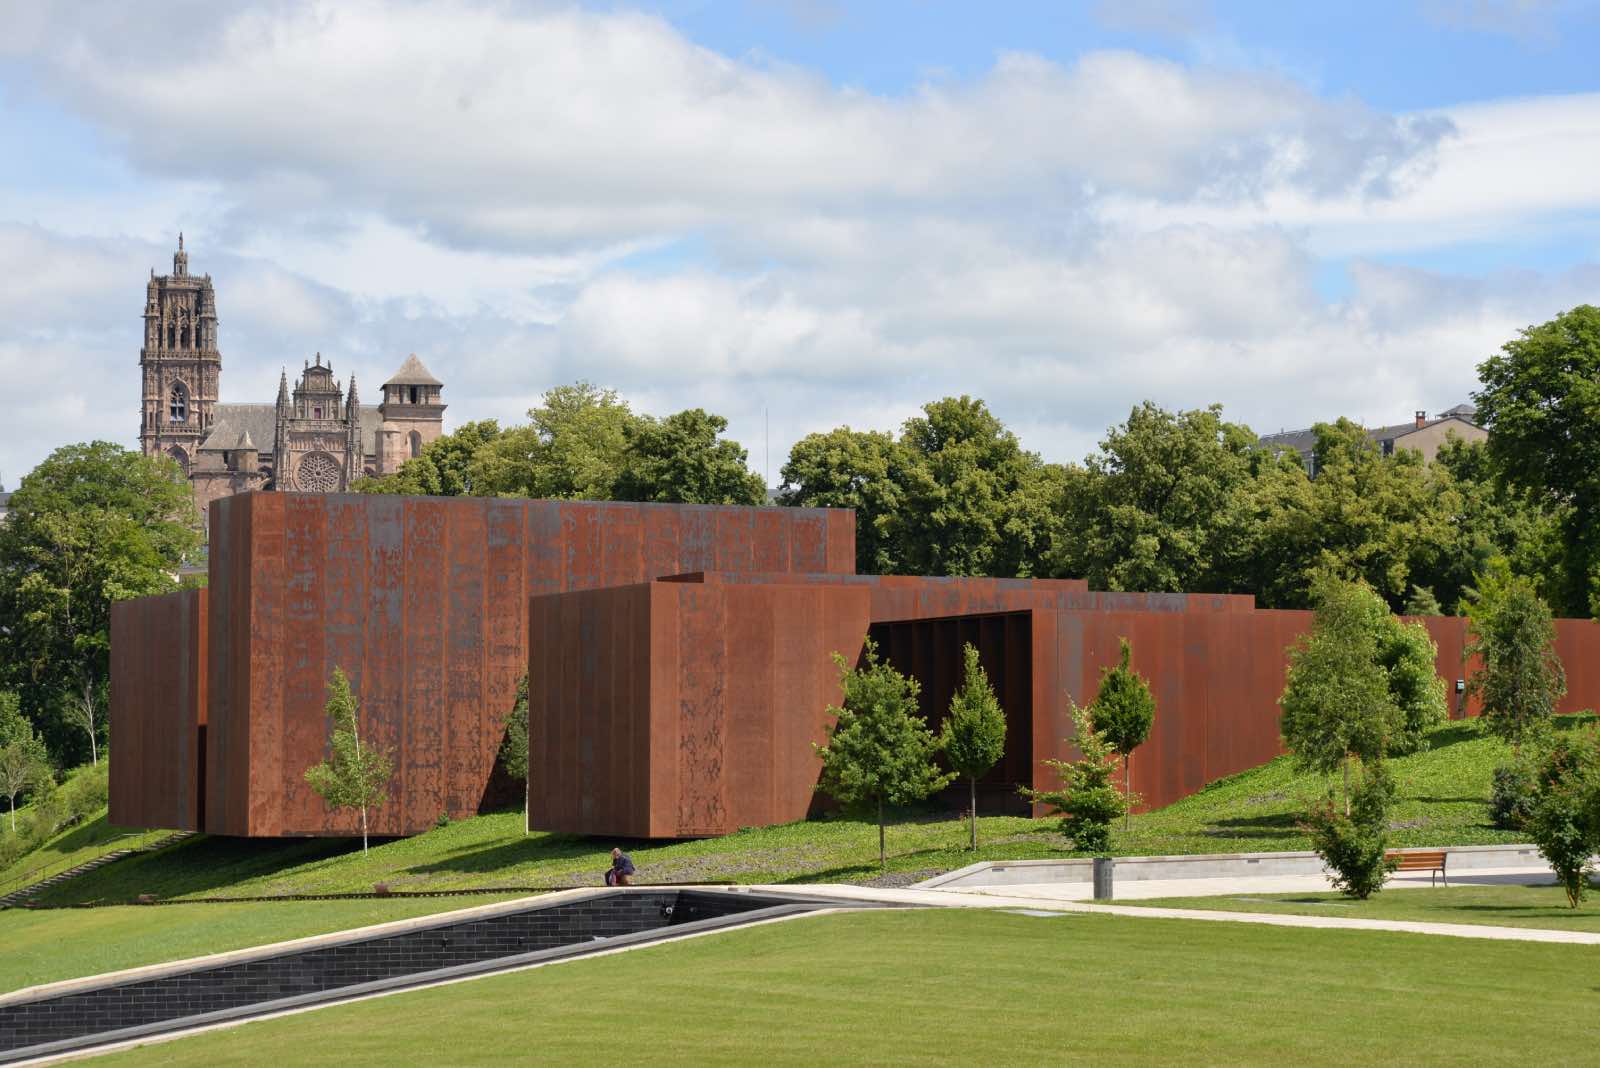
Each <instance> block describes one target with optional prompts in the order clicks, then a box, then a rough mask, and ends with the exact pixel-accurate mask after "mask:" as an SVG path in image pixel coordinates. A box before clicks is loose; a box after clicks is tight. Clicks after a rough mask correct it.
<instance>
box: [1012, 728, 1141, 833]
mask: <svg viewBox="0 0 1600 1068" xmlns="http://www.w3.org/2000/svg"><path fill="white" fill-rule="evenodd" d="M1067 703H1068V705H1069V706H1070V707H1071V711H1072V725H1073V729H1074V736H1073V739H1072V744H1073V745H1075V746H1077V747H1078V751H1079V752H1080V753H1082V754H1083V756H1082V758H1081V759H1079V760H1072V761H1068V760H1046V761H1045V763H1046V764H1048V765H1049V766H1050V767H1052V768H1054V769H1055V770H1056V772H1057V774H1059V775H1060V776H1061V789H1059V790H1032V789H1029V788H1028V787H1026V786H1024V787H1023V788H1022V796H1023V797H1025V798H1027V799H1028V800H1029V801H1031V802H1033V803H1034V804H1036V805H1048V806H1049V807H1050V811H1051V813H1052V814H1053V815H1059V816H1061V830H1062V833H1064V834H1066V835H1067V837H1069V838H1071V839H1072V847H1073V848H1074V849H1077V850H1079V851H1081V852H1086V853H1105V852H1107V851H1108V850H1110V848H1111V824H1112V822H1113V821H1115V820H1116V818H1117V817H1118V816H1120V815H1122V814H1123V813H1124V812H1126V811H1127V809H1128V806H1129V805H1131V804H1133V803H1134V802H1135V800H1136V798H1133V797H1131V796H1128V795H1125V794H1123V793H1122V792H1121V791H1119V790H1118V789H1117V787H1116V785H1115V783H1113V782H1112V778H1111V775H1112V770H1113V765H1114V760H1113V752H1114V751H1113V750H1112V748H1111V743H1110V742H1108V741H1106V739H1105V736H1104V735H1103V734H1101V733H1100V732H1098V731H1096V730H1095V729H1094V723H1093V721H1092V720H1091V718H1090V714H1089V710H1088V709H1086V708H1079V707H1078V706H1077V705H1076V704H1075V703H1073V701H1072V698H1070V697H1069V698H1067Z"/></svg>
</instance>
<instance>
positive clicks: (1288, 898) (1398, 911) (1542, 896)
mask: <svg viewBox="0 0 1600 1068" xmlns="http://www.w3.org/2000/svg"><path fill="white" fill-rule="evenodd" d="M1117 904H1119V905H1133V906H1137V907H1150V908H1175V909H1211V910H1213V911H1222V912H1287V913H1293V914H1295V915H1299V916H1339V917H1342V918H1345V919H1352V918H1354V919H1363V920H1423V921H1426V922H1429V923H1486V924H1490V925H1493V926H1499V927H1556V928H1564V929H1569V930H1573V931H1600V901H1597V900H1596V899H1595V898H1593V897H1591V898H1590V899H1589V900H1588V901H1585V902H1583V903H1582V904H1581V905H1579V906H1578V907H1577V908H1575V909H1572V908H1568V907H1567V895H1566V893H1565V892H1564V891H1563V890H1562V889H1561V888H1560V887H1558V886H1556V885H1554V884H1553V883H1552V884H1550V885H1547V886H1452V887H1450V888H1448V889H1446V888H1444V887H1439V888H1437V889H1433V888H1429V889H1423V890H1391V891H1387V892H1382V893H1378V894H1374V895H1373V896H1372V897H1369V898H1367V900H1365V901H1356V900H1355V899H1353V898H1348V897H1345V896H1344V895H1343V894H1339V893H1335V892H1332V891H1329V892H1324V893H1300V894H1248V895H1241V896H1229V897H1163V898H1147V899H1142V900H1137V901H1118V902H1117Z"/></svg>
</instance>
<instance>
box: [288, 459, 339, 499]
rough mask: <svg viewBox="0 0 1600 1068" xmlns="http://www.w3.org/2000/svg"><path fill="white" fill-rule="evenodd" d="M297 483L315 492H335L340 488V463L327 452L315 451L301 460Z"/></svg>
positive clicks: (295, 478)
mask: <svg viewBox="0 0 1600 1068" xmlns="http://www.w3.org/2000/svg"><path fill="white" fill-rule="evenodd" d="M294 481H295V485H296V486H297V487H298V488H300V489H303V490H310V491H311V492H313V493H334V492H336V491H337V490H338V489H339V465H338V463H336V462H335V461H334V459H333V457H331V456H329V455H328V454H327V453H325V452H314V453H312V454H311V455H310V456H307V457H306V458H305V459H304V460H301V461H300V469H299V471H297V472H296V473H295V476H294Z"/></svg>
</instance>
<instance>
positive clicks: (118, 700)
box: [110, 590, 207, 831]
mask: <svg viewBox="0 0 1600 1068" xmlns="http://www.w3.org/2000/svg"><path fill="white" fill-rule="evenodd" d="M206 641H207V631H206V591H205V590H180V591H178V592H176V593H166V594H160V595H158V596H154V597H140V598H138V599H136V600H132V601H120V602H118V603H116V604H113V605H112V606H111V720H110V730H111V738H112V740H113V741H114V742H115V743H116V751H117V752H116V759H115V760H113V761H111V772H110V774H111V813H110V820H111V822H112V823H113V824H116V825H117V826H120V827H171V828H173V829H176V830H185V831H193V830H199V829H200V827H201V826H202V820H201V817H202V812H201V804H202V794H201V785H202V781H203V779H204V774H205V769H204V759H205V750H204V748H203V737H204V732H205V724H206Z"/></svg>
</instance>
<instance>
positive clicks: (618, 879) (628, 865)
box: [606, 849, 634, 886]
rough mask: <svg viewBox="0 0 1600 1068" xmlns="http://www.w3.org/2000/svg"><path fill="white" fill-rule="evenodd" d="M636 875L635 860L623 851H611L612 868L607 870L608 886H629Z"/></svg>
mask: <svg viewBox="0 0 1600 1068" xmlns="http://www.w3.org/2000/svg"><path fill="white" fill-rule="evenodd" d="M633 874H634V867H633V858H632V857H630V856H628V854H626V853H624V852H623V851H622V850H621V849H612V850H611V867H609V868H607V869H606V885H607V886H627V885H628V879H629V877H631V876H632V875H633Z"/></svg>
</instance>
